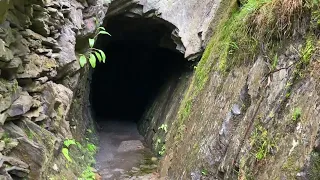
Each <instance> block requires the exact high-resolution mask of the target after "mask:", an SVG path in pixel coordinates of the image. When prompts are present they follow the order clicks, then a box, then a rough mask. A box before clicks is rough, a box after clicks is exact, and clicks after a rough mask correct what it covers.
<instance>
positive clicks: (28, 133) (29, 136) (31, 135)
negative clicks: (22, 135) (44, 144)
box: [27, 129, 33, 140]
mask: <svg viewBox="0 0 320 180" xmlns="http://www.w3.org/2000/svg"><path fill="white" fill-rule="evenodd" d="M27 136H28V138H29V139H31V140H32V139H33V132H32V131H31V130H29V129H28V130H27Z"/></svg>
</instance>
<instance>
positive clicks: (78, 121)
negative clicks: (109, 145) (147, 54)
mask: <svg viewBox="0 0 320 180" xmlns="http://www.w3.org/2000/svg"><path fill="white" fill-rule="evenodd" d="M103 3H104V2H103V1H96V0H92V1H76V0H41V1H36V0H23V1H21V0H5V1H1V2H0V102H1V103H0V139H1V140H0V152H1V153H0V167H1V168H0V179H3V178H7V179H11V178H16V177H20V178H28V179H49V178H51V177H55V178H56V179H59V176H60V175H64V176H65V177H68V178H69V179H74V178H75V177H74V176H75V175H74V174H73V173H77V172H76V170H78V171H82V169H76V170H75V169H74V168H73V167H72V166H71V168H70V169H67V168H66V167H65V166H66V164H67V163H68V162H67V161H66V159H65V158H64V157H63V156H62V155H61V148H62V146H63V141H64V140H65V139H67V138H77V139H78V140H80V139H81V138H82V137H83V135H84V131H85V129H86V127H87V124H88V122H89V121H90V119H89V118H90V116H89V115H87V111H83V109H87V107H88V106H89V104H88V101H89V98H88V96H89V93H88V91H87V90H85V89H89V88H88V87H87V86H88V85H89V84H88V83H89V81H88V72H89V69H88V68H87V69H80V66H79V63H78V61H77V52H76V49H75V47H76V43H77V41H78V40H79V39H86V38H87V37H88V36H90V35H92V33H93V32H94V31H95V29H96V22H102V19H103V18H104V15H105V12H106V9H107V7H106V6H104V4H103ZM85 48H86V44H81V45H77V51H81V50H82V49H83V50H85ZM80 74H81V77H82V78H81V79H80V78H79V77H80ZM79 83H80V85H81V86H78V85H79ZM77 87H79V88H77ZM69 112H77V113H72V114H71V115H70V116H69V117H68V118H67V116H68V114H70V113H69ZM78 173H79V172H78ZM77 175H79V174H77ZM60 179H61V178H60Z"/></svg>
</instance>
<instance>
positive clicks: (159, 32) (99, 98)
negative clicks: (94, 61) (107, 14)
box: [90, 16, 187, 180]
mask: <svg viewBox="0 0 320 180" xmlns="http://www.w3.org/2000/svg"><path fill="white" fill-rule="evenodd" d="M106 29H107V31H108V32H109V33H110V34H111V35H112V37H105V36H99V38H98V40H97V48H99V49H102V50H103V51H104V52H105V54H106V57H107V60H106V63H105V64H102V63H99V64H98V65H97V67H96V68H95V70H94V72H93V74H92V82H91V91H90V92H91V93H90V99H91V104H92V112H93V115H94V117H95V120H96V121H97V124H98V126H99V128H98V129H99V139H100V145H99V149H100V150H99V152H98V154H97V156H96V162H97V164H96V168H97V170H98V172H99V173H100V174H101V176H102V179H106V180H107V179H112V180H114V179H126V178H130V177H133V176H134V174H138V173H139V172H142V171H143V172H144V173H146V174H147V175H145V176H143V177H141V178H137V179H156V178H155V176H156V174H153V173H152V172H154V171H155V169H156V163H157V162H152V161H151V159H153V160H155V159H156V158H155V157H153V156H156V155H153V154H152V153H151V151H150V149H149V148H148V147H147V145H146V144H145V143H144V138H143V136H141V135H140V134H139V132H138V129H137V126H138V124H137V122H140V121H139V120H140V119H141V117H142V115H143V113H144V111H145V110H146V109H147V108H148V106H149V105H151V104H152V102H153V101H154V99H155V98H156V96H157V94H158V93H159V91H160V90H161V87H163V86H164V85H165V83H166V81H168V80H169V79H170V78H171V77H179V74H180V73H182V71H183V69H184V68H185V66H186V62H187V61H186V60H185V59H184V57H183V54H181V53H179V52H177V51H175V50H172V48H170V47H171V46H172V44H170V42H171V41H172V40H171V38H170V37H171V36H170V35H171V32H172V30H173V29H172V27H169V26H168V25H167V24H163V23H161V22H159V21H155V20H154V19H148V18H140V19H139V18H137V19H135V18H127V17H123V16H118V17H115V18H111V19H108V23H107V26H106ZM168 37H169V39H165V38H168ZM164 42H165V43H164ZM171 43H173V42H171ZM161 44H162V45H161ZM173 46H174V43H173ZM152 157H153V158H152ZM148 176H150V177H148Z"/></svg>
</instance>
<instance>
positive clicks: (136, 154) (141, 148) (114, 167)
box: [96, 120, 157, 180]
mask: <svg viewBox="0 0 320 180" xmlns="http://www.w3.org/2000/svg"><path fill="white" fill-rule="evenodd" d="M99 125H100V127H101V129H100V131H99V137H100V144H99V147H100V148H99V152H98V154H97V155H96V169H97V170H98V172H99V174H100V176H101V177H102V179H103V180H104V179H105V180H108V179H110V180H111V179H112V180H114V179H132V178H137V179H156V177H157V174H155V173H152V172H154V171H156V167H157V165H156V162H152V163H151V164H150V162H151V161H150V159H151V158H152V156H153V154H152V153H151V151H150V149H148V148H147V147H146V145H145V143H143V142H144V138H143V137H142V136H141V135H140V134H139V132H138V130H137V124H136V123H134V122H130V121H127V122H126V123H123V122H121V121H116V120H113V121H103V122H101V123H100V124H99ZM141 170H143V171H144V173H143V174H142V173H141V172H140V171H141ZM145 171H147V173H146V172H145Z"/></svg>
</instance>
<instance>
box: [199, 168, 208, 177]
mask: <svg viewBox="0 0 320 180" xmlns="http://www.w3.org/2000/svg"><path fill="white" fill-rule="evenodd" d="M201 174H202V175H203V176H207V175H208V174H209V173H208V170H207V169H202V170H201Z"/></svg>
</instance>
